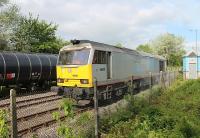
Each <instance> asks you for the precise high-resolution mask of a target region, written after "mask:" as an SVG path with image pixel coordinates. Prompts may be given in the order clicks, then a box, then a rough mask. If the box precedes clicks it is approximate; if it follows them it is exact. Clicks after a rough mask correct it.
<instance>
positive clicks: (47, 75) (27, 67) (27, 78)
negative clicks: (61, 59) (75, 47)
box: [0, 52, 57, 86]
mask: <svg viewBox="0 0 200 138" xmlns="http://www.w3.org/2000/svg"><path fill="white" fill-rule="evenodd" d="M56 64H57V55H53V54H28V53H15V52H0V86H9V85H26V86H27V85H29V84H33V83H37V84H38V83H43V82H47V81H55V80H56Z"/></svg>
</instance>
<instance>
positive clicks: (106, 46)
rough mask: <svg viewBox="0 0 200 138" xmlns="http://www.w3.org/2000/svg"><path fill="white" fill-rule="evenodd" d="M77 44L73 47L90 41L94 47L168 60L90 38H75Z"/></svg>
mask: <svg viewBox="0 0 200 138" xmlns="http://www.w3.org/2000/svg"><path fill="white" fill-rule="evenodd" d="M75 42H77V43H75V44H73V47H74V46H75V47H77V48H78V47H79V46H80V45H84V44H86V43H89V44H90V45H92V46H93V47H100V48H105V49H108V48H109V49H111V50H113V51H121V52H126V53H129V54H133V53H134V54H137V55H141V56H145V57H153V58H157V59H161V60H166V59H165V58H164V57H162V56H158V55H152V54H149V53H146V52H141V51H136V50H133V49H129V48H125V47H118V46H113V45H109V44H104V43H99V42H94V41H90V40H75ZM68 48H71V47H68V46H66V47H63V48H62V49H63V50H64V49H68Z"/></svg>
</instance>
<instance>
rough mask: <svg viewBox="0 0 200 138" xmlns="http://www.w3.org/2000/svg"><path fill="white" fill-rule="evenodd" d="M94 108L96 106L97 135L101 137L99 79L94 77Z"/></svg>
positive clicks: (97, 137)
mask: <svg viewBox="0 0 200 138" xmlns="http://www.w3.org/2000/svg"><path fill="white" fill-rule="evenodd" d="M94 108H95V137H96V138H99V109H98V93H97V79H94Z"/></svg>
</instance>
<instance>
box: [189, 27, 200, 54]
mask: <svg viewBox="0 0 200 138" xmlns="http://www.w3.org/2000/svg"><path fill="white" fill-rule="evenodd" d="M190 31H192V32H193V31H194V32H195V38H196V54H197V55H198V45H197V38H198V29H190Z"/></svg>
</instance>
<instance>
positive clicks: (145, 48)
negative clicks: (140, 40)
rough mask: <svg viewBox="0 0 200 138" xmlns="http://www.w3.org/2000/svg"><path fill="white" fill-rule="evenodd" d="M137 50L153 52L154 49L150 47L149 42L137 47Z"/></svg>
mask: <svg viewBox="0 0 200 138" xmlns="http://www.w3.org/2000/svg"><path fill="white" fill-rule="evenodd" d="M136 50H138V51H143V52H146V53H153V49H152V48H151V47H150V45H149V44H141V45H139V46H138V47H137V48H136Z"/></svg>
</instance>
